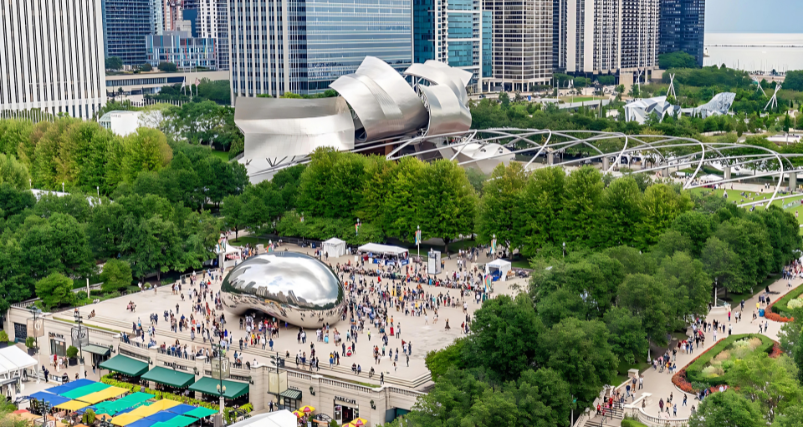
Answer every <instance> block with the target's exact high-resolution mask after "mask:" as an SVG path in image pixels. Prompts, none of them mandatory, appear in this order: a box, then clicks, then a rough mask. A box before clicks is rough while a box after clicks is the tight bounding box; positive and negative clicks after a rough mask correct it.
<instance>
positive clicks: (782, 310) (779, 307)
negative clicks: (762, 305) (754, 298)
mask: <svg viewBox="0 0 803 427" xmlns="http://www.w3.org/2000/svg"><path fill="white" fill-rule="evenodd" d="M800 294H803V286H799V287H798V288H797V289H793V290H792V291H791V292H789V293H788V294H786V295H784V297H783V298H781V299H779V300H778V301H777V302H775V304H773V305H772V311H773V313H778V314H780V315H782V316H791V314H790V313H789V312H788V310H789V309H788V308H787V305H788V304H789V301H792V300H793V299H795V298H797V297H799V296H800Z"/></svg>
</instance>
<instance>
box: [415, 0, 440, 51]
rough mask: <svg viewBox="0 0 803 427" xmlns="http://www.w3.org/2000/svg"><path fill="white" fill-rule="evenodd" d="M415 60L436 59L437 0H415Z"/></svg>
mask: <svg viewBox="0 0 803 427" xmlns="http://www.w3.org/2000/svg"><path fill="white" fill-rule="evenodd" d="M413 45H414V53H413V61H414V62H415V63H416V64H423V63H424V62H426V61H428V60H430V59H435V0H413Z"/></svg>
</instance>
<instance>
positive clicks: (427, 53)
mask: <svg viewBox="0 0 803 427" xmlns="http://www.w3.org/2000/svg"><path fill="white" fill-rule="evenodd" d="M413 17H414V25H413V32H414V34H413V39H414V42H415V56H414V57H415V62H416V63H423V62H425V61H427V60H435V61H440V62H443V63H446V64H449V65H450V66H452V67H456V68H462V69H464V70H466V71H470V72H471V73H472V78H471V82H470V83H469V87H468V89H469V91H471V92H476V91H478V90H479V88H480V87H481V84H480V81H481V79H482V78H485V77H491V74H492V71H493V58H492V57H491V47H492V45H491V43H492V40H493V28H492V25H493V16H492V14H491V12H490V11H483V10H482V2H481V1H479V0H414V2H413Z"/></svg>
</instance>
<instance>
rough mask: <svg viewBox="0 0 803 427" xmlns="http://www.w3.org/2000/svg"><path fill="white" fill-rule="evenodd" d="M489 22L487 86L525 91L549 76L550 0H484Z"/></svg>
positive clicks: (550, 59)
mask: <svg viewBox="0 0 803 427" xmlns="http://www.w3.org/2000/svg"><path fill="white" fill-rule="evenodd" d="M483 9H484V10H485V11H487V12H490V13H491V14H492V15H491V19H492V22H493V27H492V28H493V44H492V46H493V47H492V58H493V66H492V77H491V78H490V79H488V80H487V81H488V85H487V86H486V87H487V89H489V90H505V91H511V90H512V91H527V90H530V87H532V86H534V85H543V84H548V83H549V81H550V80H551V79H552V68H553V67H552V57H553V40H552V31H553V26H552V19H553V0H485V2H484V5H483Z"/></svg>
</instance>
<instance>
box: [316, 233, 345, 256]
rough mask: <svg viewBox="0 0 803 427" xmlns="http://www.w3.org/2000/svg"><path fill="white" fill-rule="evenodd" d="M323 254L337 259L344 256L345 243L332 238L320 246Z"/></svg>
mask: <svg viewBox="0 0 803 427" xmlns="http://www.w3.org/2000/svg"><path fill="white" fill-rule="evenodd" d="M321 246H322V249H323V252H324V253H326V254H329V256H331V257H339V256H343V255H345V254H346V242H344V241H343V240H340V239H338V238H337V237H332V238H331V239H329V240H327V241H325V242H323V244H322V245H321Z"/></svg>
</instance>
